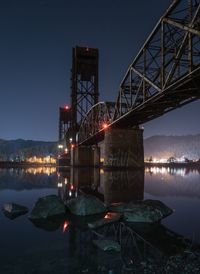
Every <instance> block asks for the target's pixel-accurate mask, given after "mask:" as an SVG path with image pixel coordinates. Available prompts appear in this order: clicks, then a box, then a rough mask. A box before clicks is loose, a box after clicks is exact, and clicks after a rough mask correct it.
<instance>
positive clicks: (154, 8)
mask: <svg viewBox="0 0 200 274" xmlns="http://www.w3.org/2000/svg"><path fill="white" fill-rule="evenodd" d="M170 2H171V1H170V0H164V1H160V0H151V1H147V0H139V1H133V0H115V1H111V0H95V1H94V0H17V1H16V0H1V1H0V26H1V32H0V34H1V35H0V94H1V96H0V138H4V139H15V138H24V139H35V140H57V138H58V108H59V106H62V105H64V104H65V103H67V102H70V68H71V52H72V47H74V46H76V45H79V46H89V47H96V48H99V51H100V65H99V74H100V83H99V90H100V99H101V101H106V100H115V99H116V97H117V93H118V87H119V84H120V81H121V80H122V78H123V76H124V74H125V71H126V69H127V68H128V66H129V64H130V63H131V61H132V59H133V58H134V57H135V55H136V54H137V52H138V50H139V49H140V47H141V46H142V44H143V42H144V40H145V39H146V38H147V36H148V35H149V33H150V31H151V30H152V28H153V27H154V25H155V23H156V22H157V21H158V19H159V17H160V16H161V15H162V13H163V12H164V10H165V9H166V8H167V7H168V5H169V4H170ZM199 116H200V102H199V101H198V102H195V103H193V104H190V105H188V106H185V107H184V108H182V109H180V110H176V111H173V112H171V113H170V114H167V115H165V116H163V117H161V118H159V119H156V120H154V121H152V122H149V123H147V124H145V125H144V128H145V132H144V135H145V137H147V136H151V135H154V134H167V135H170V134H174V135H175V134H190V133H191V134H196V133H199V132H200V128H199V122H198V120H199Z"/></svg>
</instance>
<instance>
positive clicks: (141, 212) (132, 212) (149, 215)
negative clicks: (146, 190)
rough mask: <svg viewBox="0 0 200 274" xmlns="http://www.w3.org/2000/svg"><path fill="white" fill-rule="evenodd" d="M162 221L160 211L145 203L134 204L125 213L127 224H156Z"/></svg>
mask: <svg viewBox="0 0 200 274" xmlns="http://www.w3.org/2000/svg"><path fill="white" fill-rule="evenodd" d="M161 219H162V213H161V212H160V210H158V209H155V208H154V207H152V206H150V205H146V204H144V203H136V204H134V203H132V204H131V205H130V204H129V207H128V209H127V210H126V211H124V220H125V221H127V222H139V223H155V222H158V221H160V220H161Z"/></svg>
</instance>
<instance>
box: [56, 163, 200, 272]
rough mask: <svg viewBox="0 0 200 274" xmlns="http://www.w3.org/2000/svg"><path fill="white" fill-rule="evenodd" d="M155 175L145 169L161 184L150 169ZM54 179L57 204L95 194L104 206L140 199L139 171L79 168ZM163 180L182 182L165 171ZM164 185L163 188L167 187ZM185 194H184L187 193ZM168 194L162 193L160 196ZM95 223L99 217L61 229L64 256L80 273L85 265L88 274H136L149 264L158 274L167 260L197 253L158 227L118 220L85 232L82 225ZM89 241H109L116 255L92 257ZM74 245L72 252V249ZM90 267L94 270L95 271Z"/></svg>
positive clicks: (141, 181) (191, 245)
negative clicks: (73, 259) (65, 236)
mask: <svg viewBox="0 0 200 274" xmlns="http://www.w3.org/2000/svg"><path fill="white" fill-rule="evenodd" d="M78 170H79V171H78ZM156 172H157V173H153V172H152V173H151V175H150V174H149V171H148V170H147V172H146V176H151V178H154V176H158V174H159V175H160V177H159V179H158V180H159V182H160V183H162V180H161V177H162V176H163V171H162V169H160V173H158V172H159V170H156ZM166 172H167V171H166ZM59 175H60V176H59V186H60V187H59V194H60V196H61V197H62V198H63V199H71V198H72V197H76V196H78V195H81V194H83V193H87V194H91V195H95V196H96V197H98V198H100V199H102V200H104V201H105V202H106V204H107V205H110V204H111V203H113V202H129V201H133V200H143V198H144V172H143V170H140V169H139V170H135V171H104V172H103V171H102V170H101V174H100V171H99V169H87V170H86V169H84V168H82V169H71V173H70V172H69V170H68V172H64V173H62V172H61V173H60V174H59ZM167 175H168V176H170V177H174V176H178V177H180V178H183V177H182V176H181V175H180V174H178V175H175V174H174V173H173V175H172V174H171V173H170V172H168V173H167ZM196 175H197V177H196V179H197V180H198V181H199V174H196ZM194 176H195V175H194ZM176 183H177V182H176V180H174V184H175V185H176ZM189 183H191V182H189ZM147 184H148V182H147ZM165 184H166V185H167V182H165ZM171 184H173V182H172V181H170V182H169V184H168V185H169V186H168V187H169V188H170V185H171ZM188 185H189V184H188ZM180 186H181V183H180ZM146 187H147V188H146ZM191 187H193V186H191ZM183 189H184V188H183ZM145 191H148V185H147V186H145ZM155 193H156V188H155ZM186 193H188V189H187V190H186ZM186 193H185V194H186ZM151 194H152V192H151ZM168 194H169V193H166V195H168ZM181 194H182V193H181ZM104 217H105V216H104ZM101 218H103V216H101V217H97V216H96V217H86V218H81V217H75V216H71V217H70V216H69V218H68V220H67V224H69V225H68V226H67V229H66V233H69V235H71V236H70V237H71V242H70V246H69V252H72V254H73V256H78V257H79V258H80V268H81V267H82V268H84V267H86V265H87V267H88V269H91V268H93V271H94V269H96V271H97V268H100V267H102V268H104V269H106V270H107V271H108V270H109V269H114V271H116V273H121V274H122V273H132V272H126V271H136V272H135V273H140V272H138V271H142V270H143V266H144V265H145V264H146V265H148V264H149V265H150V267H153V268H155V271H157V272H155V273H159V272H158V271H159V267H160V265H161V264H162V263H163V261H165V260H167V259H168V258H169V256H172V255H176V254H178V253H180V252H182V251H183V250H185V249H188V248H190V250H191V251H192V250H193V249H194V250H195V249H198V248H199V247H197V246H196V245H195V244H194V242H192V241H191V240H187V239H186V238H185V237H184V236H182V235H180V234H178V233H176V232H174V231H173V230H170V229H169V228H167V227H166V226H164V225H163V224H161V223H157V224H153V225H152V224H150V225H149V224H141V223H132V224H130V223H126V222H124V221H122V222H120V221H119V222H117V223H111V224H109V225H104V226H100V227H96V228H95V229H90V228H88V223H91V222H94V221H95V220H96V221H97V220H99V219H101ZM106 218H107V217H106ZM65 221H66V220H65ZM71 233H72V234H71ZM75 239H76V240H75ZM94 239H101V240H104V239H109V240H110V239H112V240H114V241H116V242H118V243H119V244H120V246H121V253H120V255H119V254H118V255H116V253H115V254H110V255H105V254H104V255H103V254H101V253H99V252H97V250H95V249H94V246H93V245H92V241H93V240H94ZM75 243H76V248H74V245H75ZM198 250H199V249H198ZM91 254H92V255H91ZM101 256H102V257H101ZM141 261H142V262H145V263H144V265H141ZM95 264H98V265H96V266H95ZM95 267H96V268H95ZM115 268H116V269H115ZM91 273H92V272H91ZM114 273H115V272H114ZM133 273H134V272H133ZM141 273H143V272H141ZM160 273H162V272H160Z"/></svg>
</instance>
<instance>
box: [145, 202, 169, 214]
mask: <svg viewBox="0 0 200 274" xmlns="http://www.w3.org/2000/svg"><path fill="white" fill-rule="evenodd" d="M144 204H146V205H150V206H152V207H153V208H154V209H158V210H159V211H160V212H161V214H162V218H165V217H167V216H169V215H171V214H172V213H173V210H172V209H171V208H169V207H168V206H166V205H165V204H164V203H163V202H161V201H159V200H144Z"/></svg>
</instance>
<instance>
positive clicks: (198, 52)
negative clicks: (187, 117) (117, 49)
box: [80, 0, 200, 142]
mask: <svg viewBox="0 0 200 274" xmlns="http://www.w3.org/2000/svg"><path fill="white" fill-rule="evenodd" d="M199 98H200V0H174V1H173V2H172V4H171V5H170V7H169V8H168V9H167V10H166V12H165V13H164V15H163V16H162V17H161V18H160V20H159V21H158V23H157V25H156V26H155V28H154V29H153V31H152V32H151V34H150V35H149V37H148V38H147V40H146V41H145V43H144V45H143V47H142V48H141V49H140V51H139V53H138V54H137V56H136V57H135V59H134V60H133V62H132V63H131V65H130V66H129V68H128V70H127V72H126V74H125V76H124V78H123V80H122V82H121V84H120V87H119V93H118V97H117V100H116V103H115V107H114V111H112V113H113V116H112V117H111V119H110V120H109V121H110V125H109V126H118V127H125V128H126V127H133V126H138V125H139V124H141V123H145V122H147V121H149V120H152V119H154V118H156V117H159V116H161V115H163V114H164V113H167V112H169V111H171V110H173V109H175V108H177V107H181V106H183V105H185V104H188V103H190V102H192V101H194V100H197V99H199ZM96 108H97V110H96V111H95V109H93V110H92V111H93V112H94V113H97V112H98V105H96ZM102 116H103V115H98V114H97V117H99V118H100V119H101V117H102ZM97 124H98V125H101V124H102V122H101V121H98V122H97ZM84 127H85V131H86V132H87V134H86V135H85V136H87V137H86V139H80V142H84V140H87V138H89V136H90V134H91V136H92V135H93V134H94V133H93V132H91V131H90V125H89V124H88V125H87V126H86V125H85V126H84ZM86 127H87V129H86ZM95 130H96V131H95V134H98V131H99V133H100V132H101V130H102V129H101V128H99V129H97V127H96V128H95ZM88 141H89V139H88Z"/></svg>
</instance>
